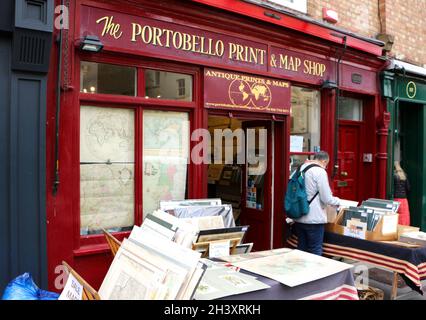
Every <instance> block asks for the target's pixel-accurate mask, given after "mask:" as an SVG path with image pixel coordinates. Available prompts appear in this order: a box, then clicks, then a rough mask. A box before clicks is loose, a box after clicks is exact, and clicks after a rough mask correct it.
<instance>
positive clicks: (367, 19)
mask: <svg viewBox="0 0 426 320" xmlns="http://www.w3.org/2000/svg"><path fill="white" fill-rule="evenodd" d="M323 8H328V9H333V10H335V11H337V12H338V14H339V22H338V23H337V24H335V26H337V27H340V28H344V29H347V30H349V31H352V32H355V33H357V34H360V35H363V36H368V37H375V36H376V35H377V33H379V30H380V22H379V14H378V2H377V0H308V15H309V16H311V17H313V18H315V19H317V20H321V21H322V9H323Z"/></svg>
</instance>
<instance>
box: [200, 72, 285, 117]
mask: <svg viewBox="0 0 426 320" xmlns="http://www.w3.org/2000/svg"><path fill="white" fill-rule="evenodd" d="M204 87H205V90H204V106H205V107H206V108H212V109H231V110H245V111H254V112H267V113H275V114H286V115H287V114H289V113H290V101H291V99H290V95H291V93H290V83H289V82H287V81H283V80H280V79H272V78H265V77H258V76H253V75H248V74H243V73H236V72H230V71H226V70H218V69H205V70H204Z"/></svg>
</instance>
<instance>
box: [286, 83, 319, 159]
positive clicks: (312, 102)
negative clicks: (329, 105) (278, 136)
mask: <svg viewBox="0 0 426 320" xmlns="http://www.w3.org/2000/svg"><path fill="white" fill-rule="evenodd" d="M290 114H291V149H290V152H316V151H319V150H320V133H321V103H320V93H319V91H316V90H310V89H305V88H299V87H292V88H291V112H290Z"/></svg>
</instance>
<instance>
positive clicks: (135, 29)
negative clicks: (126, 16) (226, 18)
mask: <svg viewBox="0 0 426 320" xmlns="http://www.w3.org/2000/svg"><path fill="white" fill-rule="evenodd" d="M138 39H140V40H142V42H143V43H145V44H151V45H153V46H159V47H165V48H170V47H173V48H175V49H177V50H183V51H190V52H195V53H201V54H205V55H210V56H217V57H222V56H223V55H224V53H225V45H224V43H223V41H222V40H213V39H211V38H206V37H203V36H197V35H193V34H188V33H185V32H179V31H174V30H170V29H164V28H157V27H152V26H148V25H146V26H142V25H140V24H139V23H132V38H131V41H132V42H136V41H138Z"/></svg>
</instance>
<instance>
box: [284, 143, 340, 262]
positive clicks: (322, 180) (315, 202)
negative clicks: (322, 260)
mask: <svg viewBox="0 0 426 320" xmlns="http://www.w3.org/2000/svg"><path fill="white" fill-rule="evenodd" d="M329 161H330V157H329V155H328V153H327V152H325V151H320V152H318V153H316V154H315V155H314V160H306V162H305V163H304V164H302V165H301V167H300V168H298V170H297V171H296V173H295V174H294V175H293V176H292V179H291V180H290V182H289V190H287V194H286V203H285V208H286V213H287V216H288V217H289V218H291V219H293V220H294V221H295V222H296V223H295V231H296V235H297V237H298V249H299V250H302V251H306V252H309V253H312V254H316V255H322V244H323V239H324V230H325V224H326V223H327V213H326V211H325V208H326V206H327V205H330V206H339V205H340V199H339V198H336V197H333V194H332V192H331V189H330V185H329V182H328V175H327V171H326V170H325V169H326V168H327V165H328V162H329Z"/></svg>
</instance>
